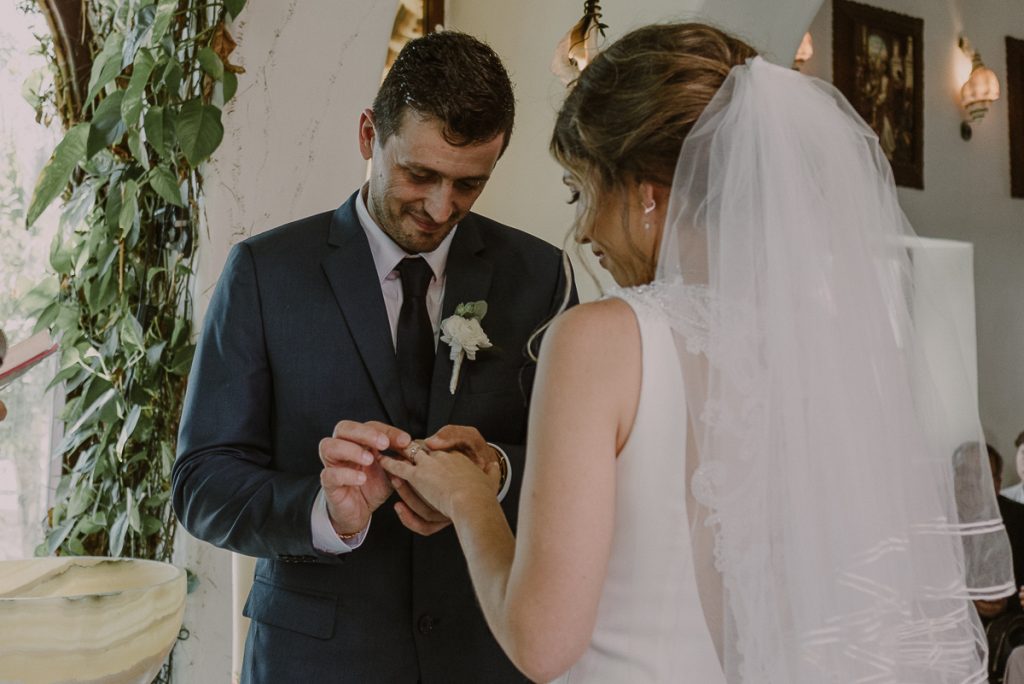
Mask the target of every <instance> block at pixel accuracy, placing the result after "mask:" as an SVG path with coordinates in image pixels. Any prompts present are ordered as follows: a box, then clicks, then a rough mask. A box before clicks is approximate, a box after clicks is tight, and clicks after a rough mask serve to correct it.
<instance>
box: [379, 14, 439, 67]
mask: <svg viewBox="0 0 1024 684" xmlns="http://www.w3.org/2000/svg"><path fill="white" fill-rule="evenodd" d="M443 27H444V0H401V2H399V3H398V10H397V11H396V12H395V23H394V24H393V25H392V27H391V39H390V40H389V41H388V56H387V60H386V61H385V62H384V73H387V72H388V70H389V69H391V65H392V64H393V63H394V61H395V57H397V56H398V53H399V52H401V51H402V48H403V47H405V44H406V43H408V42H409V41H410V40H412V39H413V38H419V37H421V36H424V35H426V34H428V33H433V32H434V31H437V30H438V29H441V28H443Z"/></svg>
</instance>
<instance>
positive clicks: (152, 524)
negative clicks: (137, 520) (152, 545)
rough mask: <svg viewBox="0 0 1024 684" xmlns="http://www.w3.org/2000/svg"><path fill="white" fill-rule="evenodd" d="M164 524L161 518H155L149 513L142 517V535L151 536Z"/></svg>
mask: <svg viewBox="0 0 1024 684" xmlns="http://www.w3.org/2000/svg"><path fill="white" fill-rule="evenodd" d="M163 526H164V524H163V523H162V522H160V518H155V517H153V516H152V515H147V516H146V517H144V518H143V519H142V535H143V536H145V537H149V536H151V535H153V534H156V533H157V532H159V531H160V528H161V527H163Z"/></svg>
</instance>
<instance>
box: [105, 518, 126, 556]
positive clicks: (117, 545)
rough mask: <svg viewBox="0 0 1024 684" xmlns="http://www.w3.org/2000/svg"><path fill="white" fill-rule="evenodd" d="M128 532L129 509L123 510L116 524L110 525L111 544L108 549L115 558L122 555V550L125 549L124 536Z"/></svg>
mask: <svg viewBox="0 0 1024 684" xmlns="http://www.w3.org/2000/svg"><path fill="white" fill-rule="evenodd" d="M127 532H128V513H127V511H121V512H120V513H118V515H117V518H116V519H115V520H114V524H113V525H111V526H110V544H109V546H108V550H109V551H110V555H111V556H113V557H114V558H117V557H118V556H120V555H121V551H122V549H124V536H125V534H127Z"/></svg>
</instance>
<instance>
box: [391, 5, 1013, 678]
mask: <svg viewBox="0 0 1024 684" xmlns="http://www.w3.org/2000/svg"><path fill="white" fill-rule="evenodd" d="M551 149H552V152H553V154H554V156H555V158H556V159H557V160H558V161H559V162H560V163H561V164H562V166H563V167H564V168H565V176H564V181H565V183H566V185H567V186H568V188H569V193H570V202H574V203H576V207H577V214H576V219H577V220H576V239H577V241H578V242H580V243H582V244H585V245H590V247H591V249H592V250H593V252H594V253H595V255H597V256H598V258H599V260H600V263H601V265H602V266H603V267H604V268H605V269H607V270H608V271H609V272H610V273H611V275H612V276H613V277H614V279H615V281H616V283H617V284H618V285H619V286H620V287H619V288H617V289H615V290H613V291H612V292H610V293H609V296H607V297H606V298H604V299H602V300H600V301H596V302H593V303H588V304H583V305H580V306H577V307H575V308H573V309H570V310H568V311H566V312H564V313H563V314H562V315H561V316H559V317H558V319H556V321H555V322H554V324H553V325H552V326H551V328H550V330H548V331H547V333H546V337H545V341H544V344H543V347H542V351H541V356H540V361H539V367H538V375H537V383H536V387H535V391H534V396H533V401H532V404H531V413H530V433H529V441H528V445H527V449H528V454H529V457H528V459H527V471H526V475H525V479H524V482H523V489H522V497H521V510H520V514H519V528H518V536H517V537H514V536H513V534H512V531H511V530H510V529H509V526H508V524H507V522H506V520H505V517H504V515H503V514H502V512H501V509H500V508H499V506H498V504H497V502H496V501H495V499H494V495H493V487H492V485H491V484H490V481H489V479H488V477H487V474H486V473H481V471H480V470H479V469H478V468H477V466H475V465H474V464H473V463H471V462H470V461H469V460H468V459H466V458H464V457H462V456H460V455H458V454H453V453H446V452H431V451H429V450H428V449H426V448H424V447H423V446H421V445H419V444H415V445H413V446H412V447H411V448H410V449H409V450H407V452H406V456H407V460H401V459H390V458H384V459H383V460H382V464H383V465H384V467H385V469H387V470H388V471H389V472H390V473H391V474H392V475H394V476H395V477H398V478H402V479H404V480H406V481H408V482H409V483H410V484H411V485H412V487H413V488H415V489H416V490H417V491H418V492H419V493H420V495H421V496H423V497H424V498H425V499H426V500H427V501H429V502H430V503H431V505H433V506H434V507H435V508H436V509H438V510H439V511H440V512H441V513H443V514H444V515H446V516H448V517H449V518H450V519H451V520H452V522H453V524H454V526H455V529H456V532H457V534H458V537H459V541H460V543H461V545H462V547H463V549H464V551H465V556H466V561H467V563H468V565H469V569H470V574H471V577H472V580H473V584H474V587H475V589H476V593H477V595H478V597H479V600H480V604H481V606H482V608H483V611H484V614H485V616H486V618H487V621H488V624H489V625H490V627H491V629H492V630H493V632H494V634H495V636H496V638H497V640H498V642H499V643H500V644H501V645H502V647H503V648H504V649H505V650H506V652H507V653H508V655H509V656H510V658H511V659H512V661H513V662H514V663H515V664H516V665H517V666H518V667H519V668H520V669H522V671H523V672H524V673H525V674H526V675H527V676H529V677H530V678H532V679H534V680H538V681H550V680H552V679H555V678H559V677H560V679H559V681H567V682H641V681H644V682H668V681H681V680H686V681H693V682H701V683H702V684H714V683H716V682H747V683H757V684H762V683H778V684H795V683H805V682H806V683H811V682H815V683H816V682H822V681H837V682H854V681H858V682H860V681H863V682H868V681H870V682H922V683H928V684H934V683H939V682H983V681H985V662H984V659H985V652H986V647H985V638H984V633H983V631H982V630H981V626H980V623H979V621H978V618H977V615H976V613H975V612H974V609H973V608H972V605H971V602H970V599H978V598H994V597H996V596H1000V595H1006V594H1009V593H1012V591H1013V587H1012V580H1011V579H1010V578H1011V577H1012V573H1011V570H1010V563H1009V556H1008V547H1007V545H1006V544H1005V534H1004V533H1003V531H1002V527H1001V524H1000V522H999V516H998V512H997V509H996V505H995V499H994V497H993V495H992V485H991V483H990V482H988V483H986V482H983V481H982V479H981V478H982V477H984V476H985V473H984V472H983V471H984V469H979V470H978V473H979V474H978V476H977V477H975V478H974V479H972V480H971V481H969V482H968V481H960V480H958V481H956V482H954V478H953V469H952V461H951V459H952V453H953V449H954V448H955V446H956V445H957V444H959V443H960V442H962V441H964V437H965V435H963V434H954V433H957V429H955V428H954V427H953V426H957V425H959V426H962V425H965V424H966V425H968V426H969V427H968V428H967V429H968V431H971V429H973V428H974V427H976V425H977V420H976V418H977V417H976V416H973V417H969V420H968V421H967V423H963V422H959V423H958V422H957V421H956V420H955V418H956V417H954V416H950V415H948V414H944V413H943V407H942V406H941V405H938V404H939V403H938V402H935V401H923V400H922V399H921V397H922V396H924V397H925V398H927V397H929V396H930V395H929V393H928V392H923V393H922V392H919V391H918V392H913V391H912V390H919V389H920V388H921V387H925V388H926V389H927V387H928V385H927V378H928V375H929V369H928V367H927V363H926V359H925V360H924V361H922V359H924V358H925V357H923V356H922V355H921V354H920V353H919V351H920V345H919V342H920V339H919V336H918V335H917V333H916V330H915V327H914V321H915V319H914V318H913V316H912V314H914V313H915V311H914V310H913V308H914V307H918V306H923V304H922V301H924V300H923V298H922V297H920V296H916V294H915V293H914V292H913V290H912V283H911V280H910V274H911V264H910V262H909V259H908V256H907V249H906V244H907V242H906V241H907V239H909V238H910V237H912V235H913V234H912V231H911V229H910V227H909V226H908V225H907V224H906V221H905V218H904V216H903V214H902V212H901V210H900V209H899V206H898V204H897V201H896V193H895V188H894V186H893V182H892V176H891V173H890V170H889V166H888V164H887V162H886V161H885V159H884V157H883V156H882V153H881V151H880V149H879V145H878V140H877V137H876V136H875V135H874V134H873V133H872V132H871V131H870V129H869V128H868V127H867V126H866V125H865V124H864V123H863V121H862V120H861V119H860V118H859V117H858V116H857V114H856V113H855V112H854V110H853V109H852V108H851V107H850V105H849V104H848V103H847V102H846V101H845V100H844V99H843V97H842V96H841V95H840V94H839V93H838V91H836V90H835V89H833V88H832V87H831V86H830V85H828V84H826V83H823V82H821V81H817V80H815V79H811V78H808V77H805V76H803V75H801V74H799V73H797V72H794V71H791V70H788V69H784V68H781V67H777V66H773V65H771V64H769V63H768V62H765V61H764V60H763V59H761V58H760V57H757V56H756V53H755V51H754V50H753V49H752V48H751V47H749V46H748V45H746V44H745V43H743V42H741V41H739V40H737V39H735V38H733V37H730V36H728V35H726V34H724V33H722V32H721V31H719V30H717V29H714V28H711V27H708V26H704V25H700V24H666V25H657V26H649V27H645V28H641V29H638V30H636V31H634V32H632V33H630V34H628V35H626V36H625V37H623V38H622V39H620V40H619V41H617V42H616V43H614V44H613V45H611V46H610V47H609V48H608V49H607V50H606V51H605V52H603V53H602V54H601V55H600V56H599V57H598V58H597V59H596V60H595V61H594V62H593V63H592V64H591V65H590V66H589V67H588V68H587V69H586V70H585V71H584V72H583V74H582V75H581V76H580V78H579V79H578V81H577V82H576V83H575V85H574V87H573V88H572V91H571V92H570V94H569V95H568V97H567V99H566V101H565V104H564V105H563V107H562V110H561V111H560V113H559V115H558V120H557V124H556V127H555V132H554V136H553V140H552V143H551ZM917 294H920V293H917ZM912 302H913V307H912V305H911V303H912ZM970 436H971V437H977V435H976V434H975V435H970ZM954 487H956V488H957V490H958V491H957V492H956V496H954ZM958 500H960V501H965V502H970V505H966V506H964V508H962V509H961V510H960V511H959V512H958V511H957V509H956V502H957V501H958Z"/></svg>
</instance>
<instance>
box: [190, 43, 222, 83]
mask: <svg viewBox="0 0 1024 684" xmlns="http://www.w3.org/2000/svg"><path fill="white" fill-rule="evenodd" d="M196 59H198V60H199V66H200V67H202V69H203V71H205V72H206V75H207V76H209V77H210V78H212V79H213V80H215V81H219V80H220V79H221V78H222V77H223V76H224V62H222V61H221V59H220V56H219V55H218V54H217V53H216V52H214V51H213V50H211V49H210V48H208V47H204V48H200V49H199V52H198V53H197V54H196Z"/></svg>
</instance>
